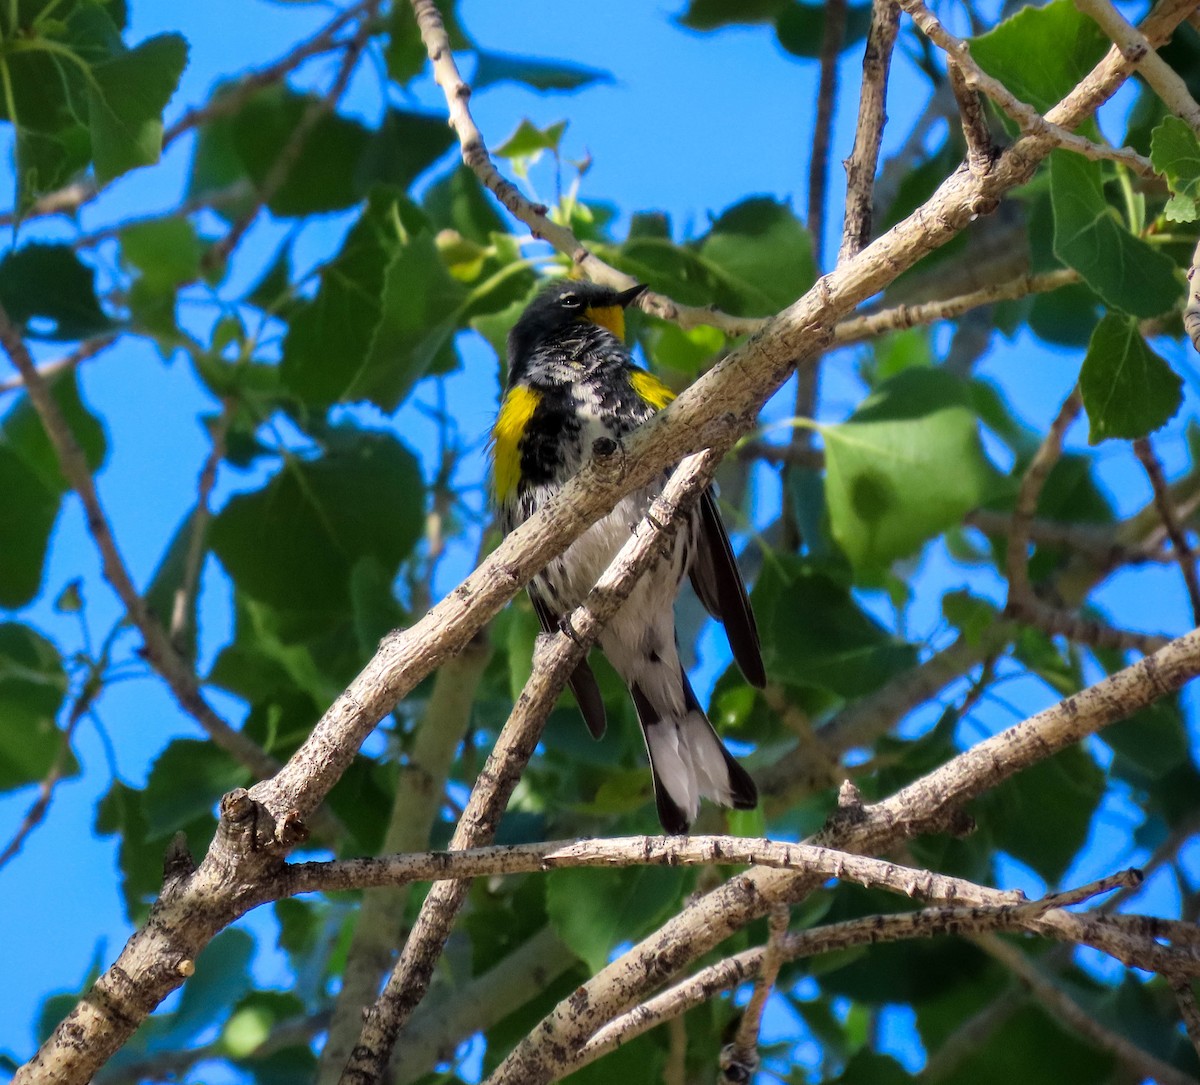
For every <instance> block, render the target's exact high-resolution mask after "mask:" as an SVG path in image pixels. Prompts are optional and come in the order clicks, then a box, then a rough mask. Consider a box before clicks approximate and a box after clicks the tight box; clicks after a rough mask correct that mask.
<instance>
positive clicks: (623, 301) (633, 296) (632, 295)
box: [617, 283, 649, 309]
mask: <svg viewBox="0 0 1200 1085" xmlns="http://www.w3.org/2000/svg"><path fill="white" fill-rule="evenodd" d="M648 289H649V287H647V286H646V284H645V283H638V284H637V286H631V287H630V288H629V289H628V290H622V291H621V293H619V294H618V295H617V304H618V305H620V306H621V308H622V309H628V308H629V305H630V303H631V302H633V301H635V300H637V299H638V298H639V297H641V296H642V295H643V294H644V293H645V292H646V291H647V290H648Z"/></svg>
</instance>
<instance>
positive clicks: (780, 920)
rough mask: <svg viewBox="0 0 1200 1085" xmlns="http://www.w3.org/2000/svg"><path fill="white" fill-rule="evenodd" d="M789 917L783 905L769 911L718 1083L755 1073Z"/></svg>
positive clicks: (735, 1081)
mask: <svg viewBox="0 0 1200 1085" xmlns="http://www.w3.org/2000/svg"><path fill="white" fill-rule="evenodd" d="M788 916H789V913H788V909H787V906H786V905H783V904H777V905H776V906H775V907H774V908H773V909H771V915H770V919H769V925H768V934H767V944H766V946H765V947H764V948H763V952H762V961H761V963H760V964H759V967H758V979H756V980H755V982H754V993H753V994H752V995H751V996H750V1001H749V1002H747V1003H746V1008H745V1009H744V1010H743V1011H742V1020H741V1022H740V1023H739V1024H738V1030H737V1035H736V1036H735V1037H734V1038H733V1042H732V1043H730V1044H727V1045H726V1046H725V1047H723V1048H722V1049H721V1058H720V1068H721V1080H722V1081H724V1082H726V1083H728V1085H740V1083H742V1082H746V1081H749V1080H750V1079H751V1077H753V1076H754V1072H755V1071H756V1070H757V1069H758V1064H759V1058H758V1031H759V1028H760V1026H761V1025H762V1014H763V1010H764V1009H765V1008H766V1005H767V998H768V996H769V995H770V994H771V990H772V988H774V986H775V980H776V978H777V977H778V975H779V966H780V965H782V964H783V940H784V938H785V937H786V936H787V928H788Z"/></svg>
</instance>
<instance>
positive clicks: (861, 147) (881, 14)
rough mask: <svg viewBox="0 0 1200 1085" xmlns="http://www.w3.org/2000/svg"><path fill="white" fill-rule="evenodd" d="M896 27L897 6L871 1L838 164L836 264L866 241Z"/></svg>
mask: <svg viewBox="0 0 1200 1085" xmlns="http://www.w3.org/2000/svg"><path fill="white" fill-rule="evenodd" d="M899 29H900V6H899V4H897V3H896V0H874V3H873V4H872V5H871V26H870V29H869V30H868V31H867V44H866V48H865V49H864V51H863V63H862V69H863V74H862V90H861V92H860V94H859V99H858V126H857V128H856V129H855V132H854V149H853V150H852V151H851V152H850V157H849V158H847V159H846V161H845V163H844V165H845V167H846V217H845V220H844V221H843V224H842V247H841V250H840V251H839V252H838V262H839V263H841V262H842V261H843V260H849V259H850V257H852V256H854V255H856V254H857V253H859V252H861V251H862V249H863V247H864V246H865V245H866V244H867V242H868V241H870V240H871V219H872V216H873V214H874V208H875V171H876V169H877V167H878V165H879V145H880V143H881V142H882V140H883V126H884V124H885V123H886V122H887V88H888V73H889V71H890V70H891V66H892V51H893V49H894V48H895V45H896V34H897V33H898V32H899Z"/></svg>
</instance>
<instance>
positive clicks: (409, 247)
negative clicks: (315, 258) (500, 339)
mask: <svg viewBox="0 0 1200 1085" xmlns="http://www.w3.org/2000/svg"><path fill="white" fill-rule="evenodd" d="M462 297H463V289H462V287H461V286H460V285H459V284H458V283H456V282H455V281H454V280H453V279H452V278H451V277H450V275H449V273H448V272H447V271H446V269H445V266H444V265H443V264H442V262H441V260H440V258H439V257H438V254H437V248H436V246H435V245H434V241H433V237H432V235H431V233H430V232H429V230H428V227H427V224H426V222H425V220H424V216H422V215H421V214H420V212H419V211H418V210H417V209H416V208H415V207H413V206H412V205H411V204H408V203H407V202H405V201H398V200H397V199H396V198H395V197H388V196H385V195H383V194H377V195H376V196H375V197H373V198H372V200H371V201H370V202H369V203H368V206H367V208H366V209H365V210H364V212H363V215H362V217H361V218H360V219H359V221H358V222H357V223H356V224H355V226H354V228H353V229H352V230H351V231H350V233H349V234H348V235H347V237H346V240H345V242H344V243H343V245H342V250H341V252H339V253H338V255H337V257H336V258H335V259H334V260H333V261H332V262H331V263H329V264H327V265H326V267H325V268H324V269H323V271H322V273H321V285H320V288H319V289H318V291H317V295H316V297H315V298H314V299H313V300H312V301H311V302H309V303H307V304H305V305H302V306H298V307H297V311H296V313H295V315H294V316H293V318H292V322H291V327H290V329H289V330H288V334H287V338H286V339H285V341H284V347H283V364H282V367H281V372H282V376H283V380H284V383H285V384H287V386H288V387H289V388H290V389H291V390H292V391H293V392H295V393H296V394H297V395H298V396H300V397H301V398H302V399H303V400H305V402H308V403H312V404H316V405H326V404H329V403H332V402H335V401H337V400H339V399H369V400H371V401H372V402H373V403H375V404H376V405H378V406H379V407H381V408H382V409H383V410H385V411H392V410H395V408H396V406H397V405H398V404H399V403H400V401H401V400H402V399H403V397H404V396H405V395H406V394H407V392H408V391H409V389H411V387H412V385H413V384H414V383H415V382H416V381H417V380H419V379H420V378H421V377H422V376H424V374H425V373H426V372H427V371H428V370H429V368H430V367H431V366H432V365H433V363H434V361H435V359H438V358H439V356H441V357H444V355H445V352H446V351H448V350H450V348H451V342H450V341H451V337H452V335H453V332H454V330H455V327H456V320H455V314H456V311H457V307H458V304H459V302H460V300H461V299H462ZM335 361H336V363H338V364H331V363H333V362H335Z"/></svg>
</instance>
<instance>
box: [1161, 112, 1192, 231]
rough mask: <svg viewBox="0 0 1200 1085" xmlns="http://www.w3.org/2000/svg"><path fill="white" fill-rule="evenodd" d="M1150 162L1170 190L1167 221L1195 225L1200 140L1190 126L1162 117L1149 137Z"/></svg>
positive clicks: (1175, 119)
mask: <svg viewBox="0 0 1200 1085" xmlns="http://www.w3.org/2000/svg"><path fill="white" fill-rule="evenodd" d="M1150 161H1151V162H1153V163H1154V168H1155V169H1156V170H1158V172H1159V173H1161V174H1162V175H1163V176H1164V177H1166V179H1167V184H1168V185H1170V187H1171V194H1172V195H1171V200H1170V202H1169V203H1168V204H1167V208H1166V214H1167V218H1169V219H1171V220H1173V221H1175V222H1192V221H1194V220H1195V219H1196V218H1197V216H1200V140H1198V139H1197V138H1196V133H1195V132H1193V131H1192V127H1191V125H1189V124H1188V123H1187V122H1186V121H1182V120H1180V119H1179V118H1178V117H1175V116H1167V117H1164V118H1163V119H1162V122H1161V123H1160V124H1159V125H1158V127H1157V128H1155V129H1154V131H1153V133H1152V134H1151V136H1150Z"/></svg>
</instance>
